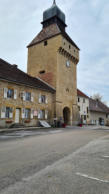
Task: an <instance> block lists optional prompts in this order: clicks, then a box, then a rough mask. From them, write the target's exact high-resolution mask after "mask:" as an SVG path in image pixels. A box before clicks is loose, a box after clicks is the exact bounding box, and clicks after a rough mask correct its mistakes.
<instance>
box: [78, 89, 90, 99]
mask: <svg viewBox="0 0 109 194" xmlns="http://www.w3.org/2000/svg"><path fill="white" fill-rule="evenodd" d="M77 95H78V96H82V97H84V98H89V97H88V96H87V95H86V94H84V93H83V92H82V91H80V90H79V89H77Z"/></svg>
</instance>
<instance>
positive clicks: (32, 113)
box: [31, 109, 34, 119]
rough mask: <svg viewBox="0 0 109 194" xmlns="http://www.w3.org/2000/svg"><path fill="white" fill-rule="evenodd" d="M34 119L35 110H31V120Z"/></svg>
mask: <svg viewBox="0 0 109 194" xmlns="http://www.w3.org/2000/svg"><path fill="white" fill-rule="evenodd" d="M33 117H34V110H33V109H31V119H33Z"/></svg>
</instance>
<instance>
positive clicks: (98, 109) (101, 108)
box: [89, 98, 109, 114]
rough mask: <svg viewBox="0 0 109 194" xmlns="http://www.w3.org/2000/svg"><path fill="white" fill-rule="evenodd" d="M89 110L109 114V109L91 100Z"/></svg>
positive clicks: (97, 101) (101, 103)
mask: <svg viewBox="0 0 109 194" xmlns="http://www.w3.org/2000/svg"><path fill="white" fill-rule="evenodd" d="M89 110H90V111H95V112H102V113H107V114H109V107H107V106H106V105H105V104H104V103H103V102H101V101H99V100H94V99H92V98H89Z"/></svg>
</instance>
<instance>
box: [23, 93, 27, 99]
mask: <svg viewBox="0 0 109 194" xmlns="http://www.w3.org/2000/svg"><path fill="white" fill-rule="evenodd" d="M23 100H24V101H25V100H26V93H25V92H23Z"/></svg>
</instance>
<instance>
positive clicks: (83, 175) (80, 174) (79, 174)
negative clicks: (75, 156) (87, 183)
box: [76, 172, 109, 183]
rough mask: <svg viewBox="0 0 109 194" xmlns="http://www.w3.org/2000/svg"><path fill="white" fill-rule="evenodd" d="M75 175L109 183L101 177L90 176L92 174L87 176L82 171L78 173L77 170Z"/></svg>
mask: <svg viewBox="0 0 109 194" xmlns="http://www.w3.org/2000/svg"><path fill="white" fill-rule="evenodd" d="M76 175H78V176H82V177H84V178H88V179H92V180H95V181H99V182H102V183H109V180H102V179H99V178H96V177H92V176H89V175H87V174H83V173H79V172H77V173H76Z"/></svg>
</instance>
